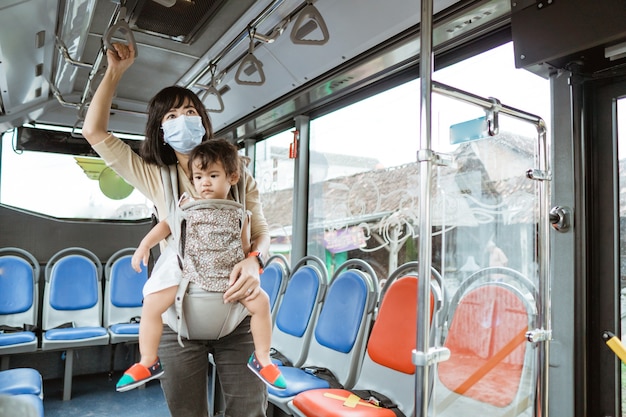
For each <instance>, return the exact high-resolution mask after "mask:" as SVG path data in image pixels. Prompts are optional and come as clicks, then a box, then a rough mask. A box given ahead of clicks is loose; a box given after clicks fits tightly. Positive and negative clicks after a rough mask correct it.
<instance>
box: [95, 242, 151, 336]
mask: <svg viewBox="0 0 626 417" xmlns="http://www.w3.org/2000/svg"><path fill="white" fill-rule="evenodd" d="M134 252H135V248H124V249H120V250H119V251H117V252H115V253H114V254H113V255H111V257H110V258H109V260H108V261H107V263H106V264H105V267H104V278H105V282H104V316H103V325H104V327H106V328H107V329H108V331H109V336H110V340H109V342H110V343H111V344H117V343H124V342H137V341H138V339H139V323H138V321H137V320H135V319H136V318H138V317H141V307H142V304H143V286H144V284H145V283H146V280H147V279H148V268H147V267H145V266H143V265H142V270H141V272H140V273H138V272H136V271H135V270H134V269H133V268H132V266H131V259H132V256H133V253H134Z"/></svg>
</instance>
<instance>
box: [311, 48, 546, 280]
mask: <svg viewBox="0 0 626 417" xmlns="http://www.w3.org/2000/svg"><path fill="white" fill-rule="evenodd" d="M433 79H434V80H435V81H438V82H441V83H444V84H447V85H450V86H454V87H455V88H458V89H461V90H464V91H468V92H470V93H473V94H476V95H479V96H483V97H495V98H497V99H499V100H500V101H501V102H502V103H503V104H506V105H508V106H512V107H517V108H519V109H521V110H524V111H527V112H530V113H533V114H537V115H539V116H541V117H542V118H544V120H549V119H550V115H549V82H548V80H545V79H543V78H540V77H538V76H536V75H534V74H531V73H530V72H527V71H525V70H521V69H516V68H515V66H514V58H513V47H512V45H511V44H505V45H502V46H500V47H498V48H495V49H493V50H490V51H488V52H485V53H483V54H481V55H478V56H474V57H472V58H470V59H468V60H466V61H462V62H460V63H458V64H455V65H453V66H450V67H447V68H445V69H442V70H441V71H438V72H435V73H434V74H433ZM528 92H532V94H527V93H528ZM419 95H420V87H419V80H414V81H410V82H407V83H405V84H403V85H400V86H398V87H396V88H393V89H390V90H388V91H385V92H383V93H380V94H378V95H376V96H373V97H370V98H368V99H366V100H363V101H361V102H358V103H355V104H353V105H351V106H348V107H345V108H342V109H340V110H338V111H336V112H333V113H330V114H328V115H325V116H323V117H320V118H318V119H315V120H312V121H311V140H310V149H311V155H310V199H309V205H310V207H309V231H308V232H309V235H308V253H309V254H311V255H316V256H319V257H321V258H322V259H326V260H327V265H328V267H329V272H330V273H332V271H333V269H334V267H335V266H338V265H340V264H341V263H342V262H343V261H344V260H345V259H350V258H362V259H365V260H366V261H367V262H369V263H370V264H371V265H372V266H373V267H374V268H375V269H376V270H377V273H378V274H379V276H380V277H385V276H387V275H388V273H390V272H391V271H393V270H394V269H395V268H396V267H397V266H398V265H400V264H402V263H404V262H406V261H409V260H415V259H417V248H416V238H417V236H418V230H417V225H418V222H417V210H418V196H419V190H418V184H419V180H418V173H419V168H418V164H417V163H416V160H417V150H418V149H419V147H420V143H419V112H420V108H419ZM434 95H435V94H434ZM452 101H453V100H451V99H448V100H447V101H441V100H439V99H437V100H436V99H435V97H433V109H432V114H433V148H434V149H435V150H436V151H437V152H447V151H451V150H452V149H453V147H452V146H451V145H450V141H449V139H448V138H447V136H446V135H447V133H448V129H449V127H450V125H451V124H454V123H458V122H461V121H463V120H470V119H473V118H476V117H479V116H480V115H481V114H482V115H483V116H484V114H485V112H484V111H483V110H482V109H479V108H475V107H472V106H468V105H467V104H465V107H463V106H458V109H457V104H456V103H454V102H452ZM437 106H438V107H437ZM512 122H514V121H511V123H512ZM532 133H533V132H531V135H532ZM534 135H535V139H534V140H535V141H536V131H535V132H534ZM444 143H445V146H443V144H444ZM435 146H436V148H435ZM530 162H532V160H531V161H530ZM472 184H475V182H472ZM485 239H487V238H485ZM486 242H487V240H485V243H486ZM497 243H500V242H497ZM447 244H448V245H450V244H451V243H450V242H447ZM433 245H434V246H437V245H436V244H435V243H434V244H433ZM446 250H454V251H455V252H458V250H461V251H463V250H465V249H463V248H456V249H454V247H453V246H448V249H442V251H443V252H445V251H446ZM442 251H439V252H437V251H434V252H433V266H435V267H437V268H440V267H441V268H444V267H443V266H442V265H441V263H440V262H439V264H437V262H438V261H441V259H437V258H438V257H441V256H444V255H445V254H444V253H443V252H442ZM467 255H468V256H469V253H468V254H467ZM479 255H480V257H479V256H478V254H477V255H476V256H475V257H474V260H475V261H476V263H480V264H481V265H482V264H484V259H483V258H484V256H483V255H484V254H483V253H481V254H479ZM465 258H467V256H466V257H465ZM465 258H464V259H460V258H459V259H458V260H454V262H458V263H459V265H455V267H458V268H461V267H462V266H463V265H464V264H465V263H466V261H467V259H465ZM447 261H453V260H452V259H448V260H447ZM519 261H520V260H515V262H519Z"/></svg>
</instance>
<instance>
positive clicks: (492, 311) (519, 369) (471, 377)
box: [436, 282, 536, 415]
mask: <svg viewBox="0 0 626 417" xmlns="http://www.w3.org/2000/svg"><path fill="white" fill-rule="evenodd" d="M464 290H465V291H463V293H461V294H459V295H458V296H457V295H456V294H455V297H454V298H453V299H452V300H451V304H450V308H451V310H452V311H453V314H452V315H449V316H448V332H447V336H446V339H445V343H444V346H445V347H447V348H448V349H449V350H450V359H449V360H447V361H445V362H441V363H440V364H439V368H438V377H439V381H440V382H441V384H442V385H443V386H444V387H445V388H446V389H447V390H448V391H451V392H452V393H451V394H449V395H448V396H446V397H445V398H444V399H443V400H442V401H440V402H439V403H438V404H436V409H437V410H438V412H440V413H443V412H444V411H445V410H446V409H447V408H448V407H449V406H450V405H451V404H452V403H456V404H455V407H456V408H454V407H453V408H452V409H450V410H448V412H449V413H452V414H455V413H456V412H457V411H458V410H459V409H460V408H462V409H468V407H471V405H472V404H477V403H480V404H487V405H491V406H494V407H498V409H503V408H505V407H508V406H509V405H513V407H516V405H515V404H513V403H514V401H515V400H516V398H517V397H518V395H520V389H521V388H522V386H523V385H528V386H530V384H524V383H522V378H523V375H524V366H525V364H526V363H527V361H529V360H531V359H532V352H531V350H530V349H527V348H526V344H527V341H526V332H527V331H528V330H529V328H531V326H533V325H534V319H535V311H536V310H535V307H534V304H533V303H532V302H531V301H530V300H531V298H529V297H528V294H529V293H528V292H526V294H527V295H524V294H523V292H522V291H520V289H519V288H516V287H514V286H513V285H511V284H509V283H506V282H476V283H475V285H473V286H470V287H465V288H464ZM528 363H530V362H528ZM531 395H532V392H528V393H526V394H525V396H522V397H523V399H524V403H527V401H528V398H530V396H531ZM522 397H519V398H522ZM459 399H463V401H458V400H459ZM467 399H470V402H467ZM472 401H474V402H473V403H472ZM459 407H460V408H459ZM525 407H527V406H525ZM525 407H522V408H521V409H520V411H523V409H524V408H525ZM452 414H450V415H452Z"/></svg>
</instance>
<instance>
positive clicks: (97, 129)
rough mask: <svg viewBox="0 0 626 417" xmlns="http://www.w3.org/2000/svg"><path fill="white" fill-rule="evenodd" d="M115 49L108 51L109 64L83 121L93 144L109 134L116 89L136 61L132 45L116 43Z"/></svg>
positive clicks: (86, 135) (84, 129)
mask: <svg viewBox="0 0 626 417" xmlns="http://www.w3.org/2000/svg"><path fill="white" fill-rule="evenodd" d="M113 47H114V49H109V50H108V51H107V61H108V66H107V69H106V72H105V73H104V77H102V81H101V82H100V85H99V86H98V88H97V90H96V92H95V94H94V95H93V98H92V100H91V103H89V108H88V109H87V114H86V115H85V122H84V123H83V136H84V137H85V139H87V142H89V143H90V144H91V145H95V144H96V143H99V142H102V141H103V140H104V139H106V138H107V136H108V135H109V132H108V126H109V113H110V111H111V104H112V102H113V96H114V95H115V90H116V89H117V86H118V84H119V82H120V80H121V79H122V75H124V73H125V72H126V70H127V69H128V68H130V66H131V65H132V64H133V62H134V61H135V50H134V48H133V46H132V45H126V44H122V43H114V44H113Z"/></svg>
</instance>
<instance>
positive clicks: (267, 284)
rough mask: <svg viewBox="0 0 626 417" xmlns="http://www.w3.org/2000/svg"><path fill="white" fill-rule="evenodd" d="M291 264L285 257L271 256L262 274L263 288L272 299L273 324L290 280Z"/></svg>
mask: <svg viewBox="0 0 626 417" xmlns="http://www.w3.org/2000/svg"><path fill="white" fill-rule="evenodd" d="M289 274H290V271H289V262H288V261H287V258H285V257H284V256H283V255H280V254H278V255H273V256H271V257H270V258H269V259H268V260H267V263H266V265H265V268H264V269H263V273H262V274H261V288H263V290H264V291H265V292H266V293H267V295H268V296H269V298H270V311H271V312H272V322H275V321H276V314H277V313H278V305H279V304H280V300H281V298H282V296H283V294H284V292H285V288H287V281H288V280H289Z"/></svg>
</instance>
